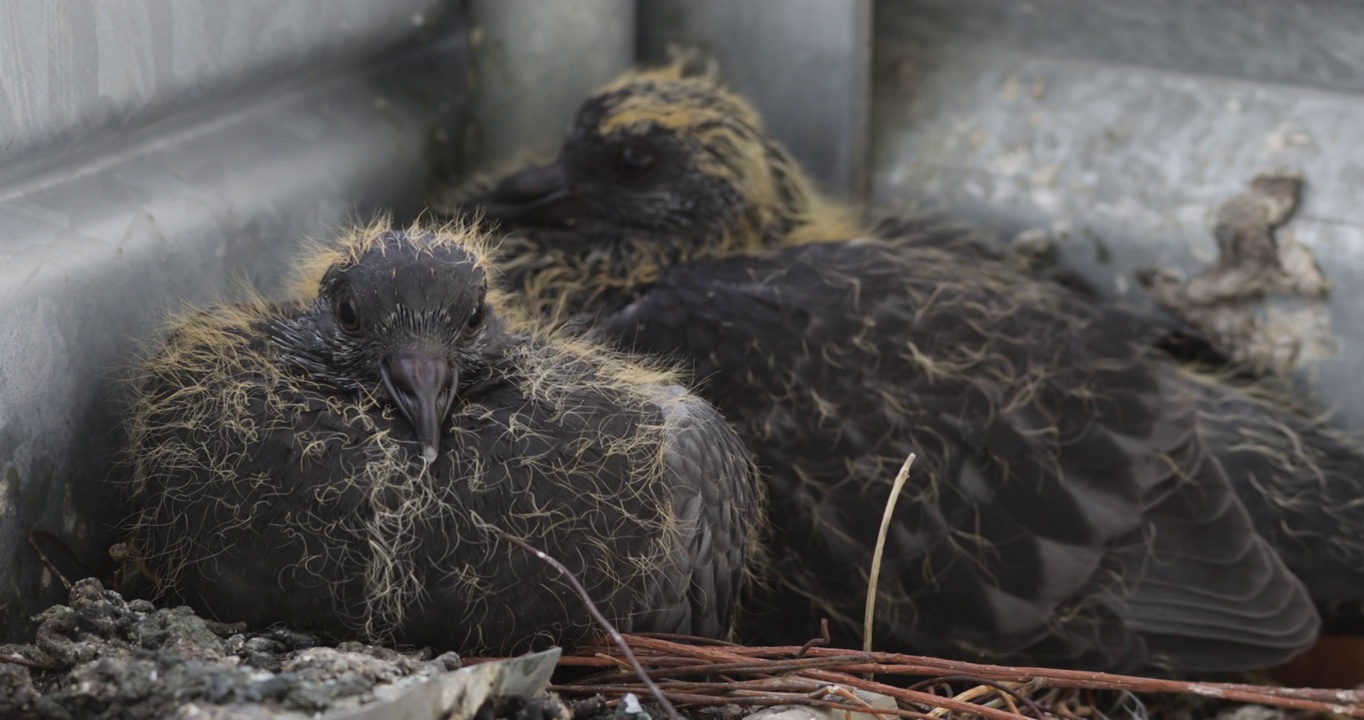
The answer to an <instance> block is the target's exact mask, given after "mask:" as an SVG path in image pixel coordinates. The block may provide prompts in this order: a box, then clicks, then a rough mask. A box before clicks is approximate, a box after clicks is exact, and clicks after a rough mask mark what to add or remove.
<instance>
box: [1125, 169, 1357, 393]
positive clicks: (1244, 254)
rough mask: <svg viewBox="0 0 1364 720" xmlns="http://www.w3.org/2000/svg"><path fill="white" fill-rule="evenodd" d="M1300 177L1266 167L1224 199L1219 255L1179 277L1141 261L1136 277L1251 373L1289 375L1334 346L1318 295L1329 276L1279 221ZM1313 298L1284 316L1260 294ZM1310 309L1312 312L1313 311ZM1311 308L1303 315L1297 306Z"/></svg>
mask: <svg viewBox="0 0 1364 720" xmlns="http://www.w3.org/2000/svg"><path fill="white" fill-rule="evenodd" d="M1302 186H1303V177H1302V175H1301V174H1300V173H1298V172H1296V171H1292V170H1282V169H1280V170H1269V171H1265V172H1262V173H1260V174H1259V175H1257V176H1256V177H1255V179H1254V180H1252V181H1251V183H1250V187H1249V189H1248V190H1247V191H1246V192H1243V193H1241V194H1239V195H1237V196H1235V197H1233V198H1232V199H1231V200H1228V201H1227V202H1226V203H1225V204H1224V205H1223V206H1222V207H1221V208H1220V209H1219V210H1218V213H1217V220H1216V225H1215V226H1214V229H1213V234H1214V236H1215V238H1216V240H1217V245H1218V248H1219V250H1220V256H1219V257H1218V258H1217V260H1216V262H1214V263H1213V265H1212V267H1210V268H1208V269H1207V270H1205V271H1203V272H1202V273H1200V274H1199V275H1197V276H1195V277H1193V278H1190V279H1185V278H1184V277H1183V275H1182V274H1181V273H1180V272H1179V271H1178V270H1175V269H1173V268H1169V267H1155V268H1144V269H1142V270H1140V271H1138V272H1137V275H1136V277H1137V281H1138V282H1139V283H1140V284H1141V285H1142V286H1143V287H1144V288H1146V290H1147V292H1149V293H1150V295H1151V297H1152V298H1153V299H1154V300H1155V301H1156V303H1157V304H1159V305H1161V306H1163V307H1164V308H1166V309H1167V310H1170V311H1171V312H1173V313H1175V314H1176V315H1178V316H1179V317H1181V318H1183V319H1184V320H1185V321H1187V322H1189V323H1190V324H1191V325H1193V326H1194V327H1195V328H1197V329H1198V330H1199V331H1201V332H1203V333H1204V334H1206V335H1207V337H1208V338H1209V339H1210V340H1211V342H1212V343H1213V344H1214V345H1215V346H1216V347H1217V349H1218V350H1219V351H1220V352H1222V353H1223V354H1225V355H1226V356H1227V357H1229V358H1230V359H1232V360H1233V361H1236V362H1240V363H1244V364H1245V365H1246V366H1248V367H1249V368H1251V369H1252V370H1254V371H1256V372H1273V373H1275V374H1278V375H1281V376H1283V375H1288V374H1290V373H1291V372H1292V371H1293V370H1294V369H1295V368H1296V367H1297V366H1298V364H1299V363H1300V361H1302V360H1303V359H1304V358H1305V357H1320V356H1322V355H1329V354H1330V353H1331V352H1332V347H1333V346H1332V342H1331V328H1330V322H1329V319H1328V318H1327V316H1326V309H1325V306H1324V303H1323V302H1322V301H1324V299H1325V298H1326V296H1327V294H1328V293H1329V291H1330V288H1331V283H1330V281H1329V280H1328V279H1327V278H1326V276H1325V275H1324V274H1323V273H1322V271H1321V268H1320V267H1319V266H1318V265H1317V261H1316V257H1315V256H1314V255H1313V253H1312V250H1311V249H1310V248H1308V247H1307V246H1306V245H1304V244H1302V243H1301V242H1299V241H1298V240H1297V238H1296V237H1294V236H1293V234H1292V233H1291V232H1288V231H1285V230H1283V229H1281V228H1282V226H1283V225H1284V224H1285V223H1287V222H1288V220H1289V218H1290V217H1291V216H1292V214H1293V212H1294V210H1296V209H1297V206H1298V201H1299V197H1300V195H1301V192H1302ZM1269 297H1274V298H1276V299H1278V298H1291V299H1302V300H1307V301H1313V302H1312V307H1309V308H1308V309H1307V310H1305V311H1297V312H1295V313H1292V314H1291V315H1290V316H1289V317H1285V315H1286V313H1285V311H1283V310H1282V309H1280V308H1276V307H1273V306H1270V305H1268V304H1267V303H1266V302H1265V300H1266V298H1269ZM1312 310H1316V312H1312ZM1304 312H1306V313H1309V314H1310V320H1311V321H1309V322H1303V321H1302V320H1303V317H1302V313H1304Z"/></svg>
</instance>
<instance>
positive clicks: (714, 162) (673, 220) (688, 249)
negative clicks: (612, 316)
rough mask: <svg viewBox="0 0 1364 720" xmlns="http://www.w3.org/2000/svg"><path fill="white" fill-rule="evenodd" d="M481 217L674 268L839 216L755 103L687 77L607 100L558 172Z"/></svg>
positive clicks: (583, 110)
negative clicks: (669, 261)
mask: <svg viewBox="0 0 1364 720" xmlns="http://www.w3.org/2000/svg"><path fill="white" fill-rule="evenodd" d="M475 206H476V207H475V209H476V210H477V211H478V212H480V213H481V214H482V215H483V216H484V217H485V218H486V219H488V220H491V221H495V222H498V223H500V224H502V225H504V226H510V227H512V228H518V227H519V228H535V229H539V230H541V231H542V232H540V233H538V237H540V238H542V239H545V240H544V241H545V242H550V243H552V242H554V241H555V239H556V238H558V239H561V240H562V239H564V238H570V237H571V238H573V241H575V242H583V243H587V244H589V245H591V244H592V242H593V241H594V240H595V241H596V242H597V244H598V245H612V244H614V245H616V246H620V250H621V251H624V252H628V251H629V250H631V249H632V248H633V249H634V250H641V249H642V250H644V251H645V253H646V254H649V255H662V256H664V257H672V258H674V259H686V258H694V257H698V256H703V255H718V254H724V253H726V252H741V251H744V250H753V249H756V248H758V247H762V246H764V245H769V244H774V243H779V242H784V241H787V240H789V239H790V236H791V234H792V233H793V232H795V231H797V230H798V229H800V228H801V227H803V226H806V225H808V224H810V223H814V222H819V221H821V220H827V219H831V218H832V216H834V215H839V214H840V213H839V212H838V211H837V210H836V209H835V207H834V206H832V205H831V204H829V203H827V202H826V201H824V200H823V199H822V198H821V197H820V196H819V194H818V193H817V192H816V191H815V189H814V188H813V186H812V184H811V183H810V181H809V179H808V178H807V177H806V175H805V174H804V172H803V171H802V170H801V168H800V166H799V165H798V164H797V163H796V161H795V160H794V159H793V158H792V157H791V155H790V154H789V153H787V151H786V150H785V149H784V148H783V147H782V145H781V144H780V143H779V142H777V140H776V139H775V138H774V137H773V136H772V135H771V134H770V133H769V132H768V131H767V129H766V128H765V127H764V126H763V124H762V121H761V119H760V118H759V116H758V113H757V112H755V111H754V110H753V108H752V107H751V106H750V105H749V104H748V103H747V102H745V101H744V100H743V99H742V98H740V97H738V96H736V95H734V94H733V93H731V92H729V91H727V90H726V89H724V88H723V87H722V86H721V85H720V84H719V83H718V82H716V81H715V80H714V79H711V78H708V77H685V76H684V75H683V72H682V69H681V67H680V66H672V67H669V68H664V69H659V70H651V71H637V72H631V73H628V74H626V75H624V76H622V77H621V78H619V79H617V80H616V81H614V82H613V83H611V84H609V85H607V86H606V87H604V88H602V89H600V90H598V91H597V92H596V93H594V94H593V95H592V96H591V97H589V98H588V99H587V100H586V101H585V102H584V103H583V104H582V105H581V107H580V108H579V110H578V112H577V115H576V117H575V118H574V120H573V122H572V125H571V127H570V129H569V131H568V134H567V137H566V138H565V140H564V143H563V146H562V148H561V149H560V152H559V154H558V157H557V158H556V159H555V160H554V161H553V162H551V163H549V164H546V165H532V166H527V167H525V168H522V169H520V170H518V171H516V172H513V173H512V174H510V175H508V176H507V177H505V178H504V179H503V180H502V181H501V182H499V183H497V184H496V185H495V186H494V187H493V188H492V190H491V191H490V192H488V193H486V194H484V195H483V196H482V197H481V198H480V201H479V202H476V203H475ZM556 231H557V232H556ZM642 246H643V247H642ZM648 246H652V247H648ZM601 249H602V248H600V247H588V248H586V250H588V251H599V250H601Z"/></svg>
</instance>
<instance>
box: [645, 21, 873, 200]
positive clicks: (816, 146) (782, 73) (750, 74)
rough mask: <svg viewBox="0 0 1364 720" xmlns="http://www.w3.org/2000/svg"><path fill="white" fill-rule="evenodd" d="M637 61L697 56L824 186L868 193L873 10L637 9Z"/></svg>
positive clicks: (849, 192)
mask: <svg viewBox="0 0 1364 720" xmlns="http://www.w3.org/2000/svg"><path fill="white" fill-rule="evenodd" d="M639 1H640V7H639V17H640V23H639V49H640V58H641V60H645V61H650V62H660V61H663V60H666V59H667V55H666V49H667V46H668V44H669V43H683V44H687V45H692V46H698V47H700V48H702V49H703V50H705V51H707V52H708V53H709V54H711V55H713V56H714V57H715V59H717V60H718V61H719V63H720V75H721V77H722V78H723V79H724V80H725V81H726V82H728V83H729V84H730V85H731V86H732V87H733V88H735V89H736V90H738V91H739V92H741V93H743V94H744V95H745V96H746V97H748V98H750V99H751V100H752V101H753V103H754V104H755V105H756V106H757V108H758V110H759V112H761V113H762V115H763V119H764V120H765V121H766V122H767V125H768V126H769V127H770V128H771V130H772V132H773V133H774V134H775V135H776V136H777V137H778V138H779V139H780V140H781V141H782V142H783V143H784V144H785V145H786V146H787V147H788V148H789V149H790V150H791V152H792V153H793V154H794V155H795V156H796V158H797V159H798V160H800V161H801V163H802V164H803V165H804V166H805V167H806V169H808V170H809V171H810V174H811V175H813V176H814V177H815V179H816V180H818V181H819V182H820V183H821V185H822V186H823V187H824V188H826V189H828V190H830V191H832V192H833V193H835V194H838V195H852V196H860V195H861V194H862V192H863V190H864V189H865V180H866V163H865V159H866V148H867V132H868V129H867V116H868V112H867V111H868V99H869V94H870V69H871V18H872V3H871V0H744V1H743V2H734V1H733V0H639Z"/></svg>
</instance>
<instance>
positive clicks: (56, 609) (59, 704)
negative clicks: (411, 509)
mask: <svg viewBox="0 0 1364 720" xmlns="http://www.w3.org/2000/svg"><path fill="white" fill-rule="evenodd" d="M36 620H37V623H38V627H37V633H36V639H35V641H34V643H32V644H29V645H8V646H0V655H3V656H9V657H16V656H17V657H19V658H25V659H27V660H28V661H31V664H32V665H35V666H37V667H28V666H26V664H18V663H15V662H0V717H5V718H34V719H47V718H52V719H54V720H58V719H60V720H66V719H67V718H71V719H76V718H97V717H98V718H149V719H150V718H169V717H204V718H282V717H305V716H316V715H317V714H319V713H330V712H336V711H341V710H349V709H355V708H361V707H363V706H365V705H366V704H367V703H370V702H372V701H375V700H379V699H384V698H386V697H391V696H393V695H395V694H396V693H397V692H398V691H399V690H401V689H404V688H406V687H408V686H414V685H417V684H419V683H421V682H423V681H425V680H427V679H429V678H433V677H437V676H441V675H445V674H448V673H449V672H450V671H452V670H457V669H459V667H460V659H459V657H458V656H456V655H454V654H453V653H447V654H444V655H439V656H434V657H433V656H432V653H431V652H430V651H429V650H417V651H410V652H399V651H396V650H390V649H386V648H381V647H375V646H372V645H364V644H360V643H353V642H345V643H340V644H338V645H327V644H324V643H323V642H322V641H321V640H320V639H318V638H315V637H313V636H310V635H307V634H304V633H297V632H292V631H289V630H284V629H279V628H276V629H272V630H267V631H262V632H243V631H241V630H240V628H239V627H234V626H231V625H225V624H222V623H213V622H210V621H207V620H205V619H203V618H201V617H199V616H197V615H195V614H194V612H193V611H191V610H190V609H189V608H187V607H176V608H157V607H155V606H154V605H152V604H151V603H150V602H148V601H146V600H132V601H125V600H124V599H123V597H122V596H121V595H119V594H118V593H116V592H113V591H111V590H107V589H105V587H104V586H103V585H102V584H101V583H100V582H99V581H98V580H95V579H86V580H81V581H79V582H77V583H75V584H74V586H73V587H72V589H71V594H70V597H69V600H68V603H67V604H66V605H54V606H53V607H51V608H49V609H48V610H46V611H45V612H43V613H42V614H41V615H39V616H38V617H37V618H36ZM506 707H510V705H506ZM292 713H297V715H295V714H292ZM323 717H327V716H326V715H323ZM487 717H488V718H489V719H491V718H498V717H515V715H514V714H508V713H499V712H496V711H494V712H492V713H491V714H489V715H487ZM543 717H546V718H548V717H552V716H551V715H543ZM558 717H566V715H565V714H560V715H558Z"/></svg>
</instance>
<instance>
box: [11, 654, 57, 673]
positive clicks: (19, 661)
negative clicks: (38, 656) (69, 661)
mask: <svg viewBox="0 0 1364 720" xmlns="http://www.w3.org/2000/svg"><path fill="white" fill-rule="evenodd" d="M0 662H6V663H11V664H13V665H23V666H24V667H26V668H33V669H34V670H48V671H51V670H56V669H57V668H55V667H52V666H51V665H44V664H42V663H40V662H38V661H37V660H29V659H28V658H26V657H24V656H22V655H9V654H4V653H0Z"/></svg>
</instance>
